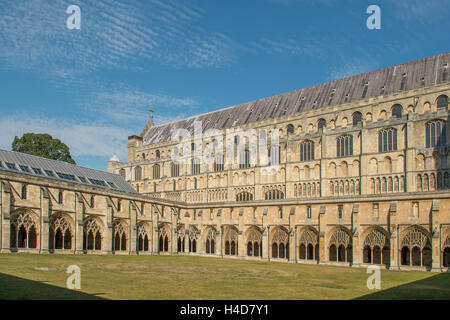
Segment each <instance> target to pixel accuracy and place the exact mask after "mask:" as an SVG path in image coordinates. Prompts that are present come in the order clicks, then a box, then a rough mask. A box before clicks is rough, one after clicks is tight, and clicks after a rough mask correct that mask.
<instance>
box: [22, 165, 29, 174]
mask: <svg viewBox="0 0 450 320" xmlns="http://www.w3.org/2000/svg"><path fill="white" fill-rule="evenodd" d="M20 170H22V171H23V172H28V173H31V171H30V168H28V167H27V166H20Z"/></svg>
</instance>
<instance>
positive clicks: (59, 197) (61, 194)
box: [58, 191, 63, 204]
mask: <svg viewBox="0 0 450 320" xmlns="http://www.w3.org/2000/svg"><path fill="white" fill-rule="evenodd" d="M58 203H59V204H62V203H63V193H62V191H60V192H58Z"/></svg>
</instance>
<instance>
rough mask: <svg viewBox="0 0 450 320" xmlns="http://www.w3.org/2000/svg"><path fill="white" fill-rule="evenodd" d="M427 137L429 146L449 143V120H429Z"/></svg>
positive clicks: (440, 145)
mask: <svg viewBox="0 0 450 320" xmlns="http://www.w3.org/2000/svg"><path fill="white" fill-rule="evenodd" d="M425 138H426V146H427V148H434V147H442V146H445V145H447V122H446V121H443V120H435V121H431V122H428V123H427V124H426V130H425Z"/></svg>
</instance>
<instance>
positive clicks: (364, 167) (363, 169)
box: [359, 120, 370, 195]
mask: <svg viewBox="0 0 450 320" xmlns="http://www.w3.org/2000/svg"><path fill="white" fill-rule="evenodd" d="M369 136H370V135H369V130H368V129H367V127H366V121H365V120H363V123H362V130H361V138H360V140H359V141H360V144H361V146H360V149H361V152H360V153H359V154H360V156H359V174H360V177H361V179H360V183H359V189H360V194H362V195H364V194H369V193H370V190H369V188H368V179H367V175H368V173H369V162H368V156H367V153H368V150H367V148H369V145H367V142H366V137H369Z"/></svg>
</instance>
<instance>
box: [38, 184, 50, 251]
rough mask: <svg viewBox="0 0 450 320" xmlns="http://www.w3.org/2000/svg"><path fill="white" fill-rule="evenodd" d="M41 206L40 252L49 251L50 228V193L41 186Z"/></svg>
mask: <svg viewBox="0 0 450 320" xmlns="http://www.w3.org/2000/svg"><path fill="white" fill-rule="evenodd" d="M40 202H41V208H40V220H41V223H40V225H41V226H40V227H41V228H40V233H41V235H40V239H41V241H40V250H39V253H49V251H48V235H49V230H50V229H49V228H50V223H49V221H50V210H51V209H50V208H51V203H50V195H49V192H48V190H47V189H45V188H41V201H40Z"/></svg>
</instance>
